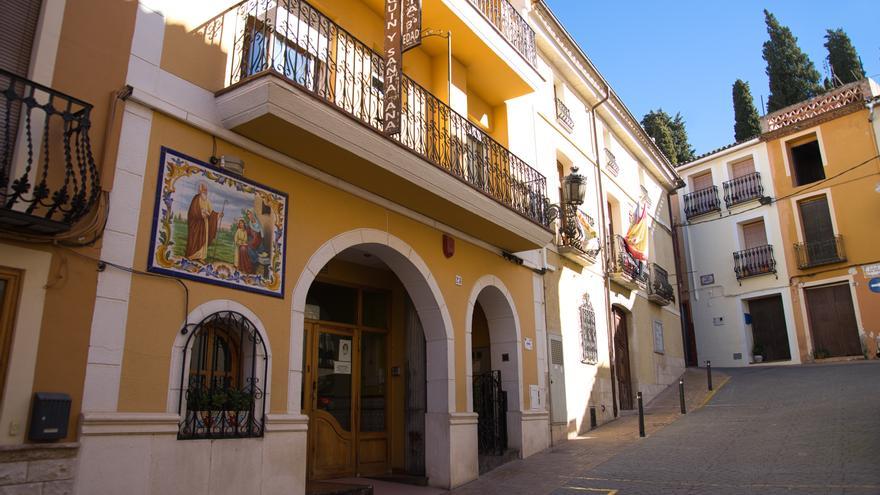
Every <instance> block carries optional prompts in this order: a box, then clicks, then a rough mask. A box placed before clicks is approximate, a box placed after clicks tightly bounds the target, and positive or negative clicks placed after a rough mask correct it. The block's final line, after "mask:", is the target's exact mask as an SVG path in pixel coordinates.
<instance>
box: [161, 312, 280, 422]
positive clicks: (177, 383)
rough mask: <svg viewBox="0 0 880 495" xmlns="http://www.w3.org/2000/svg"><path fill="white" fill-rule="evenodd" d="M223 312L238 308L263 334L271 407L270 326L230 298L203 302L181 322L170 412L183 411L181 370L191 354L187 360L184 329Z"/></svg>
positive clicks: (265, 394) (171, 380) (265, 399)
mask: <svg viewBox="0 0 880 495" xmlns="http://www.w3.org/2000/svg"><path fill="white" fill-rule="evenodd" d="M221 311H234V312H236V313H240V314H241V315H242V316H244V317H245V318H247V319H248V320H249V321H250V323H251V324H252V325H253V326H254V328H256V330H257V332H258V333H259V334H260V338H261V339H262V340H263V344H264V345H265V349H266V351H265V352H266V367H267V369H268V373H266V384H265V387H263V388H264V390H263V402H264V403H265V404H266V410H267V411H268V410H269V404H271V402H270V401H271V395H272V346H271V344H270V343H269V335H268V334H267V333H266V327H265V326H264V325H263V322H262V320H260V318H259V317H258V316H257V315H256V314H255V313H254V312H253V311H251V310H250V309H249V308H248V307H247V306H244V305H243V304H241V303H239V302H237V301H232V300H229V299H214V300H212V301H207V302H205V303H203V304H200V305H199V306H196V308H195V309H193V310H192V311H190V312H189V314H188V315H187V316H186V322H184V324H183V325H181V327H180V330H178V331H177V334H176V335H175V337H174V345H173V347H172V355H171V369H170V370H169V375H168V397H167V402H166V405H165V411H166V412H169V413H173V414H179V413H180V411H179V404H180V391H181V388H182V387H183V383H182V382H181V376H182V375H181V370H182V369H186V368H189V353H186V362H184V352H183V351H184V347H185V346H186V344H187V341H188V340H189V332H187V333H184V332H182V330H183V329H184V328H189V327H192V326H193V325H195V324H197V323H199V322H200V321H202V320H204V319H205V318H207V317H208V316H210V315H212V314H214V313H219V312H221Z"/></svg>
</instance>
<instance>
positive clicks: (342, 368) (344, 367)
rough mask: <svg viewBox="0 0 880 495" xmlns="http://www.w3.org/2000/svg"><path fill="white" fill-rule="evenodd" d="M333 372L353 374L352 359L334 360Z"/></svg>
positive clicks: (336, 373)
mask: <svg viewBox="0 0 880 495" xmlns="http://www.w3.org/2000/svg"><path fill="white" fill-rule="evenodd" d="M333 374H335V375H350V374H351V362H350V361H333Z"/></svg>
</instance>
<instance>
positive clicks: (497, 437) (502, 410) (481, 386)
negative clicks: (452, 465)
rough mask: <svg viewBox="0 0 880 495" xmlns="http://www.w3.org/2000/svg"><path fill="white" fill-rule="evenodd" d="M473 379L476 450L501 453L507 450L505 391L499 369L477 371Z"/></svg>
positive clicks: (494, 453) (481, 452) (484, 452)
mask: <svg viewBox="0 0 880 495" xmlns="http://www.w3.org/2000/svg"><path fill="white" fill-rule="evenodd" d="M473 380H474V381H473V383H474V389H473V390H474V412H475V413H477V415H478V416H479V418H478V419H477V451H478V452H479V453H480V454H482V455H502V454H504V451H505V450H507V392H505V391H504V390H502V389H501V371H499V370H492V371H490V372H488V373H478V374H475V375H474V377H473Z"/></svg>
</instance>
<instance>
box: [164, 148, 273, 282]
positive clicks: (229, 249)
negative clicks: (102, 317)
mask: <svg viewBox="0 0 880 495" xmlns="http://www.w3.org/2000/svg"><path fill="white" fill-rule="evenodd" d="M156 192H157V204H156V218H155V221H154V224H153V241H152V245H151V246H152V247H151V250H150V260H149V269H150V271H153V272H159V273H164V274H167V275H173V276H179V277H183V278H191V279H195V280H201V281H204V282H209V283H215V284H220V285H226V286H230V287H235V288H240V289H245V290H251V291H255V292H262V293H266V294H270V295H273V296H276V297H282V296H283V277H284V254H285V253H284V250H285V233H286V231H285V229H286V220H287V195H285V194H283V193H281V192H278V191H274V190H272V189H269V188H268V187H265V186H261V185H258V184H255V183H252V182H250V181H248V180H247V179H245V178H243V177H239V176H235V175H231V174H228V173H227V172H226V171H224V170H220V169H215V168H213V167H212V166H210V165H208V164H206V163H202V162H199V161H198V160H195V159H193V158H190V157H187V156H185V155H182V154H180V153H177V152H175V151H172V150H169V149H166V148H163V150H162V159H161V175H160V178H159V183H158V186H157V191H156ZM218 206H219V208H218ZM227 207H228V208H229V210H230V211H233V212H234V211H238V212H240V214H229V215H226V211H227ZM227 217H228V218H227Z"/></svg>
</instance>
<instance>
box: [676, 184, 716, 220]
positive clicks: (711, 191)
mask: <svg viewBox="0 0 880 495" xmlns="http://www.w3.org/2000/svg"><path fill="white" fill-rule="evenodd" d="M713 211H721V200H719V199H718V186H710V187H707V188H705V189H699V190H697V191H694V192H692V193H688V194H685V195H684V214H685V215H686V216H687V217H688V218H693V217H696V216H700V215H704V214H706V213H711V212H713Z"/></svg>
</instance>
